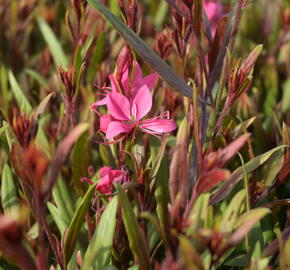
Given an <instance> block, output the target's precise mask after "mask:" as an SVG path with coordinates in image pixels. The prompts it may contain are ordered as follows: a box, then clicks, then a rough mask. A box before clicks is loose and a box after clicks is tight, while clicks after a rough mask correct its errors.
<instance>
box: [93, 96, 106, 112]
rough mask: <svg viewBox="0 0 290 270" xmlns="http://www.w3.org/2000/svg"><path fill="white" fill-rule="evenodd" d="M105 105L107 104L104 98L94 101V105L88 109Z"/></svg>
mask: <svg viewBox="0 0 290 270" xmlns="http://www.w3.org/2000/svg"><path fill="white" fill-rule="evenodd" d="M105 104H107V97H104V98H102V99H100V100H98V101H96V102H95V103H94V104H92V105H91V106H90V109H91V110H93V109H94V108H95V107H97V106H102V105H105Z"/></svg>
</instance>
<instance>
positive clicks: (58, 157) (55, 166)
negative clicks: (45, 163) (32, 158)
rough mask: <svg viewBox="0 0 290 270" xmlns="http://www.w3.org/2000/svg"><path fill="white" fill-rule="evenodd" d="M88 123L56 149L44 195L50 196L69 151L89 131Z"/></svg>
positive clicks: (74, 131) (81, 125)
mask: <svg viewBox="0 0 290 270" xmlns="http://www.w3.org/2000/svg"><path fill="white" fill-rule="evenodd" d="M88 127H89V126H88V124H87V123H81V124H78V125H77V126H76V127H75V128H73V130H72V131H71V132H70V133H69V134H68V135H67V136H66V137H65V138H64V139H63V140H62V141H61V143H60V144H59V146H58V147H57V149H56V153H55V155H54V158H53V160H52V162H51V165H50V167H51V171H50V175H49V177H48V184H47V186H46V188H45V189H44V194H45V195H48V194H49V193H50V191H51V189H52V187H53V185H54V183H55V180H56V177H57V174H58V171H59V169H60V167H61V166H62V164H63V162H64V161H65V159H66V157H67V156H68V154H69V151H70V149H71V147H72V146H73V144H74V143H75V141H76V140H77V139H78V137H79V136H80V135H81V134H82V133H84V132H85V131H86V130H87V129H88Z"/></svg>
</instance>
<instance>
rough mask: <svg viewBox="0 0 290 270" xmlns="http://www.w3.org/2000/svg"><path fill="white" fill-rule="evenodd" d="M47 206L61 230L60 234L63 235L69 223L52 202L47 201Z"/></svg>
mask: <svg viewBox="0 0 290 270" xmlns="http://www.w3.org/2000/svg"><path fill="white" fill-rule="evenodd" d="M47 208H48V210H49V212H50V214H51V216H52V218H53V220H54V222H55V224H56V226H57V228H58V229H59V231H60V234H61V235H63V233H64V231H65V229H66V228H67V227H68V224H67V223H66V221H65V220H64V218H63V217H62V216H61V215H60V213H59V211H58V209H57V208H56V206H55V205H54V204H52V203H50V202H47Z"/></svg>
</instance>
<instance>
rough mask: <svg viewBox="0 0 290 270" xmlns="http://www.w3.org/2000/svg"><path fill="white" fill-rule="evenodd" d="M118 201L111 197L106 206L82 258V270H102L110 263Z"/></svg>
mask: <svg viewBox="0 0 290 270" xmlns="http://www.w3.org/2000/svg"><path fill="white" fill-rule="evenodd" d="M117 209H118V199H117V197H113V198H112V200H111V201H110V202H109V204H108V205H107V206H106V209H105V211H104V213H103V214H102V216H101V219H100V221H99V223H98V225H97V228H96V231H95V232H94V234H93V237H92V239H91V241H90V244H89V246H88V249H87V251H86V254H85V257H84V264H83V266H82V268H81V269H82V270H89V269H96V270H102V269H104V267H105V266H107V265H108V264H109V263H110V258H111V253H112V246H113V239H114V233H115V226H116V214H117Z"/></svg>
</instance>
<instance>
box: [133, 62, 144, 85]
mask: <svg viewBox="0 0 290 270" xmlns="http://www.w3.org/2000/svg"><path fill="white" fill-rule="evenodd" d="M141 81H142V69H141V67H140V65H139V64H138V63H137V62H136V64H135V67H134V78H133V84H135V83H136V84H139V83H140V82H141Z"/></svg>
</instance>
